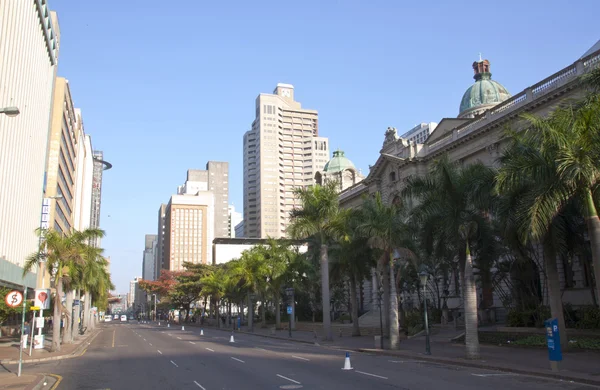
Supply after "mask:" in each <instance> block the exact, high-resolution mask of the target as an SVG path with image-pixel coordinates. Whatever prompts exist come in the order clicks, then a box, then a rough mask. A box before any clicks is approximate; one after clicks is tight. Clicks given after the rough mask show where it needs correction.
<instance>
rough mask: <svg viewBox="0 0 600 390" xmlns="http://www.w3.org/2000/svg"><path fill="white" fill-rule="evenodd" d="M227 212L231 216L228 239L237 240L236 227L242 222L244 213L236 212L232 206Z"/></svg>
mask: <svg viewBox="0 0 600 390" xmlns="http://www.w3.org/2000/svg"><path fill="white" fill-rule="evenodd" d="M227 212H228V214H229V223H228V229H229V232H228V235H227V237H229V238H235V237H236V231H237V229H236V227H237V225H239V224H240V223H241V222H242V219H243V218H242V213H238V212H237V211H235V207H234V206H233V205H230V206H229V208H228V209H227Z"/></svg>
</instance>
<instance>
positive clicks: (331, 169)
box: [323, 149, 356, 174]
mask: <svg viewBox="0 0 600 390" xmlns="http://www.w3.org/2000/svg"><path fill="white" fill-rule="evenodd" d="M347 169H351V170H356V168H354V164H352V161H350V160H349V159H348V158H347V157H346V156H344V152H343V151H341V150H339V149H338V150H336V151H335V152H333V158H332V159H331V160H329V161H328V162H327V164H325V166H324V167H323V172H325V173H329V174H331V173H335V172H343V171H345V170H347Z"/></svg>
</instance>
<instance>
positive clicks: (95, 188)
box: [90, 150, 107, 247]
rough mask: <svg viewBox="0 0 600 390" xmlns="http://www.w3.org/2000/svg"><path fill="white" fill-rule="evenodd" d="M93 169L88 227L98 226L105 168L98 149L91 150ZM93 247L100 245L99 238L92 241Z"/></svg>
mask: <svg viewBox="0 0 600 390" xmlns="http://www.w3.org/2000/svg"><path fill="white" fill-rule="evenodd" d="M92 156H93V159H94V170H93V175H92V212H91V220H90V228H92V229H99V228H100V208H101V205H102V172H103V171H104V170H105V169H107V168H106V166H105V163H104V153H103V152H102V151H100V150H94V151H93V152H92ZM92 245H94V246H95V247H100V245H101V239H100V238H95V239H94V240H93V242H92Z"/></svg>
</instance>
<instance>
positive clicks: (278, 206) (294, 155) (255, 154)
mask: <svg viewBox="0 0 600 390" xmlns="http://www.w3.org/2000/svg"><path fill="white" fill-rule="evenodd" d="M243 153H244V215H243V218H244V237H248V238H265V237H275V238H279V237H285V235H286V228H287V225H288V223H289V213H290V211H291V210H292V209H293V208H294V207H297V206H300V203H299V201H298V200H297V199H296V197H295V196H294V194H293V191H294V189H295V188H298V187H306V186H309V185H312V184H313V183H314V182H315V175H316V173H317V172H318V171H321V170H322V169H323V167H324V165H325V163H327V161H329V141H328V139H327V138H324V137H320V136H319V115H318V112H317V111H316V110H309V109H304V108H302V105H301V104H300V102H297V101H296V100H295V99H294V86H293V85H290V84H281V83H280V84H277V86H276V87H275V90H274V91H273V93H272V94H264V93H261V94H260V95H259V96H258V97H257V98H256V102H255V119H254V121H253V122H252V126H251V129H250V130H249V131H247V132H246V133H245V134H244V148H243Z"/></svg>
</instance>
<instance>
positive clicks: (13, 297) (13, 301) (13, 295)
mask: <svg viewBox="0 0 600 390" xmlns="http://www.w3.org/2000/svg"><path fill="white" fill-rule="evenodd" d="M4 300H5V302H6V304H7V305H8V306H10V307H17V306H19V305H20V304H21V302H23V294H21V292H20V291H17V290H13V291H11V292H9V293H8V294H6V298H5V299H4Z"/></svg>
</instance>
